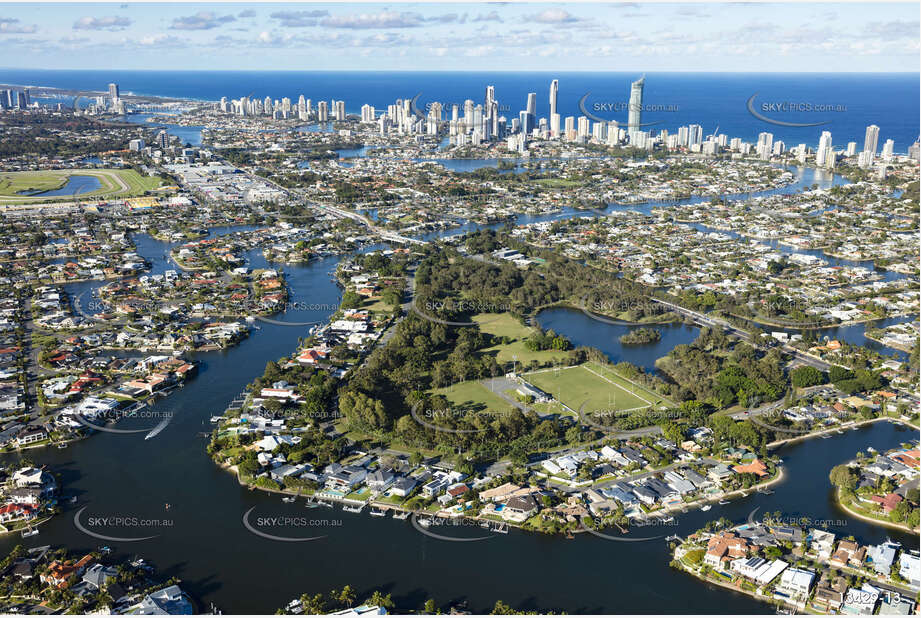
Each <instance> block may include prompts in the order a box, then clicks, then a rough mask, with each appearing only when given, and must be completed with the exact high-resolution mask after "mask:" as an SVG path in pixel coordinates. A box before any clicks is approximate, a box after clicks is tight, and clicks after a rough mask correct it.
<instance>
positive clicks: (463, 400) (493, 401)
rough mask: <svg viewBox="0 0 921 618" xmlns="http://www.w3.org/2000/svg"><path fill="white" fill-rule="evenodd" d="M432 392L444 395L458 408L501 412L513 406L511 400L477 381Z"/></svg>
mask: <svg viewBox="0 0 921 618" xmlns="http://www.w3.org/2000/svg"><path fill="white" fill-rule="evenodd" d="M432 393H433V394H436V395H443V396H444V398H445V399H447V400H448V401H449V402H451V404H452V405H454V407H455V408H457V409H469V410H477V411H481V410H492V411H493V412H496V413H500V414H501V413H504V412H507V411H508V410H509V408H511V407H512V405H511V404H510V403H509V402H507V401H506V400H504V399H502V397H500V396H499V395H498V394H497V393H494V392H492V391H491V390H489V389H488V388H486V387H485V386H483V385H482V384H481V383H480V382H477V381H470V382H461V383H460V384H454V385H452V386H445V387H443V388H436V389H435V390H433V391H432Z"/></svg>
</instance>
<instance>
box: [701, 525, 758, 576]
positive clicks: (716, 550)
mask: <svg viewBox="0 0 921 618" xmlns="http://www.w3.org/2000/svg"><path fill="white" fill-rule="evenodd" d="M748 550H749V545H748V543H747V542H746V540H745V539H743V538H741V537H739V536H738V535H736V533H734V532H728V531H727V532H720V533H719V534H715V535H713V536H712V537H710V539H709V540H708V541H707V552H706V553H705V554H704V564H706V565H707V566H709V567H712V568H714V569H722V568H724V567H723V563H724V562H729V561H730V560H732V559H733V558H744V557H746V556H747V555H748Z"/></svg>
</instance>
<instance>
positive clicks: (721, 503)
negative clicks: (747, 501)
mask: <svg viewBox="0 0 921 618" xmlns="http://www.w3.org/2000/svg"><path fill="white" fill-rule="evenodd" d="M717 504H719V505H720V506H726V505H727V504H729V500H720V501H719V502H717Z"/></svg>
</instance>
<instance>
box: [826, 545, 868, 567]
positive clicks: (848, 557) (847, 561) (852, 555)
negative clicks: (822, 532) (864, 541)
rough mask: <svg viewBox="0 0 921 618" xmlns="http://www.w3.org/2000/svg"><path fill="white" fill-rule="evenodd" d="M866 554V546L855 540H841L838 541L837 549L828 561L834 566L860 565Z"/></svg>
mask: <svg viewBox="0 0 921 618" xmlns="http://www.w3.org/2000/svg"><path fill="white" fill-rule="evenodd" d="M866 556H867V548H866V547H861V546H860V545H859V544H858V543H857V542H855V541H841V542H840V543H838V549H837V551H835V552H834V553H833V554H832V555H831V558H829V563H830V564H831V565H832V566H835V567H845V566H852V567H857V568H859V567H861V566H862V565H863V561H864V559H866Z"/></svg>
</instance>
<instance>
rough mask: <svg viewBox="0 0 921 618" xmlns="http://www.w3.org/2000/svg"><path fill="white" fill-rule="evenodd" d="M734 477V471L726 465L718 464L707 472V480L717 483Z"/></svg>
mask: <svg viewBox="0 0 921 618" xmlns="http://www.w3.org/2000/svg"><path fill="white" fill-rule="evenodd" d="M730 477H732V470H730V469H729V466H727V465H726V464H724V463H718V464H716V465H715V466H712V467H711V468H710V469H709V470H707V478H709V479H710V480H711V481H714V482H716V483H721V482H723V481H725V480H727V479H729V478H730Z"/></svg>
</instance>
